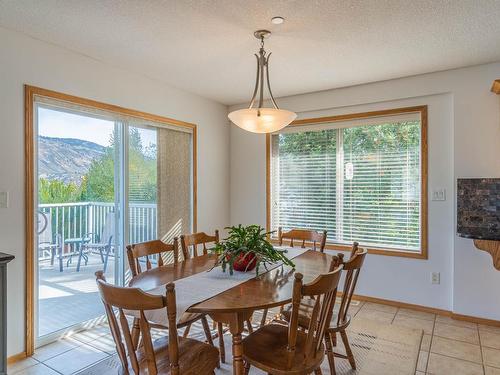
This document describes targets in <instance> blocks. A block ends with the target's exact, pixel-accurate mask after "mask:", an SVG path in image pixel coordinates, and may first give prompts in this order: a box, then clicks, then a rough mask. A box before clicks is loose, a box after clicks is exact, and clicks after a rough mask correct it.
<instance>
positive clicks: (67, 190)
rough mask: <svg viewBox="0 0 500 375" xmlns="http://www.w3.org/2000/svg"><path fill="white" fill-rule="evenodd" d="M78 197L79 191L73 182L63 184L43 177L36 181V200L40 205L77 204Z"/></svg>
mask: <svg viewBox="0 0 500 375" xmlns="http://www.w3.org/2000/svg"><path fill="white" fill-rule="evenodd" d="M79 196H80V189H79V188H78V186H77V185H76V184H75V183H73V182H69V183H65V182H63V181H60V180H49V179H46V178H43V177H42V178H40V179H39V180H38V199H39V201H40V203H41V204H44V203H69V202H77V201H78V200H79Z"/></svg>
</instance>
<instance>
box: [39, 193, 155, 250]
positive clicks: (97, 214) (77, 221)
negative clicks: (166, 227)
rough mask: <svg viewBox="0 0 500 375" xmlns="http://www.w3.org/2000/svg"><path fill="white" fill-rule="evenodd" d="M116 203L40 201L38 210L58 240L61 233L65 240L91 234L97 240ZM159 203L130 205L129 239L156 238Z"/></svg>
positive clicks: (132, 240)
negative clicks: (157, 206)
mask: <svg viewBox="0 0 500 375" xmlns="http://www.w3.org/2000/svg"><path fill="white" fill-rule="evenodd" d="M114 207H115V205H114V203H105V202H75V203H55V204H39V205H38V209H39V210H40V211H41V212H43V213H45V214H46V216H47V219H48V220H50V221H51V223H50V225H49V226H48V227H47V230H49V229H51V232H52V233H46V235H48V236H50V238H52V239H55V238H56V236H57V235H60V236H61V239H62V242H63V243H64V241H65V240H66V239H68V238H83V237H86V236H89V234H90V233H92V234H93V235H92V239H93V240H94V241H95V240H96V239H97V238H101V236H102V232H103V229H104V224H105V222H106V216H107V215H108V214H109V213H110V212H113V211H114ZM156 227H157V222H156V204H152V203H130V204H129V242H130V243H137V242H143V241H149V240H153V239H156V238H157V232H156Z"/></svg>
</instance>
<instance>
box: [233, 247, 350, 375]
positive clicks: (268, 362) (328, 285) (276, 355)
mask: <svg viewBox="0 0 500 375" xmlns="http://www.w3.org/2000/svg"><path fill="white" fill-rule="evenodd" d="M337 263H338V260H337V259H336V257H333V259H332V262H331V266H330V272H329V273H326V274H322V275H319V276H318V277H316V278H315V279H314V280H313V281H311V282H310V283H308V284H304V283H303V275H302V274H301V273H296V274H295V281H294V285H293V295H292V310H291V311H292V313H291V320H290V322H289V323H288V326H286V325H282V324H275V323H271V324H268V325H265V326H263V327H261V328H259V329H258V330H257V331H255V332H254V333H252V334H250V335H249V336H247V337H246V338H245V339H244V340H243V342H242V345H243V359H244V361H245V372H246V373H247V374H248V372H249V370H250V366H255V367H257V368H259V369H261V370H263V371H265V372H267V373H269V374H273V375H285V374H295V375H305V374H310V373H313V372H314V373H315V374H321V368H320V365H321V362H323V359H324V355H325V346H324V343H323V342H324V336H325V333H326V329H327V328H328V322H329V320H330V319H331V316H332V311H333V304H334V303H335V296H336V294H337V286H338V283H339V280H340V274H341V271H342V266H339V267H336V265H337ZM303 299H308V300H310V301H314V304H313V305H312V311H311V316H310V319H309V324H308V326H307V330H299V316H300V313H299V310H300V309H301V301H302V300H303Z"/></svg>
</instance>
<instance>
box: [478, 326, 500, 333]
mask: <svg viewBox="0 0 500 375" xmlns="http://www.w3.org/2000/svg"><path fill="white" fill-rule="evenodd" d="M478 326H479V331H481V332H482V331H485V332H492V333H496V334H499V335H500V327H495V326H487V325H484V324H478Z"/></svg>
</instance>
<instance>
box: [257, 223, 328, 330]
mask: <svg viewBox="0 0 500 375" xmlns="http://www.w3.org/2000/svg"><path fill="white" fill-rule="evenodd" d="M327 234H328V232H327V231H326V230H325V231H323V232H321V233H320V232H316V231H314V230H309V229H292V230H290V231H288V232H283V229H282V227H278V241H279V245H280V246H283V240H290V242H289V243H288V244H289V245H290V247H294V245H295V244H296V243H297V242H299V243H300V247H302V248H303V249H304V248H305V247H306V243H307V244H311V243H312V245H313V247H312V249H313V250H315V251H316V250H317V249H318V250H319V251H321V252H322V253H323V252H324V251H325V245H326V236H327ZM294 241H295V242H294ZM316 244H319V247H318V248H317V247H316ZM282 312H283V306H281V307H280V311H279V314H277V316H280V315H281V313H282ZM268 313H269V310H268V309H264V310H263V311H262V318H261V321H260V326H261V327H262V326H264V325H265V324H266V323H267V315H268Z"/></svg>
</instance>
